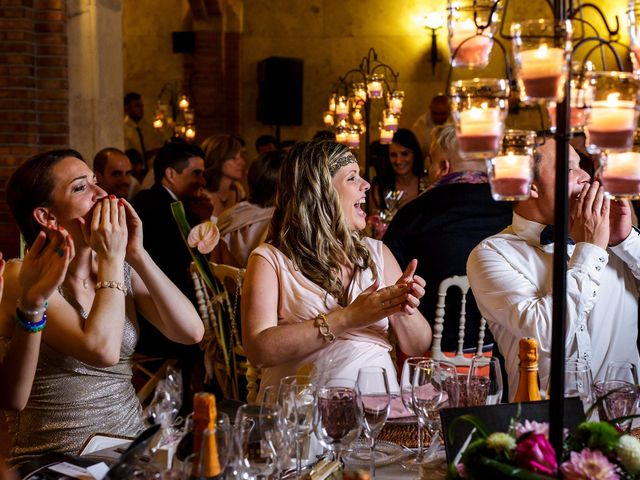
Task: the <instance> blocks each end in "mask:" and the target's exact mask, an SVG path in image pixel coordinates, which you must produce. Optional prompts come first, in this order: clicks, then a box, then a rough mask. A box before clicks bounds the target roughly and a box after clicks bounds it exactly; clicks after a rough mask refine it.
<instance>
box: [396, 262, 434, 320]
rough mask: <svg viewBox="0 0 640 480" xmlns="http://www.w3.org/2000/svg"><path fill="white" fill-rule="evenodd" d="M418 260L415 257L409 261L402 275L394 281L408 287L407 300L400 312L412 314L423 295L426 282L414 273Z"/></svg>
mask: <svg viewBox="0 0 640 480" xmlns="http://www.w3.org/2000/svg"><path fill="white" fill-rule="evenodd" d="M417 267H418V260H416V259H415V258H414V259H413V260H411V261H410V262H409V265H407V268H406V269H405V271H404V273H403V274H402V276H401V277H400V278H399V279H398V281H397V282H396V285H406V286H407V287H408V295H407V301H406V302H405V303H404V305H403V306H402V312H403V313H405V314H407V315H413V314H414V313H416V311H417V309H418V305H420V299H421V298H422V297H423V296H424V287H425V286H426V284H427V282H425V280H424V278H422V277H420V276H418V275H416V274H415V273H416V268H417Z"/></svg>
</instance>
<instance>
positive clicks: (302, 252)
mask: <svg viewBox="0 0 640 480" xmlns="http://www.w3.org/2000/svg"><path fill="white" fill-rule="evenodd" d="M368 189H369V184H368V183H367V182H366V181H365V180H364V179H362V178H361V177H360V175H359V167H358V163H357V160H356V158H355V157H354V156H353V154H352V153H350V152H349V149H348V148H347V147H346V146H344V145H341V144H339V143H336V142H332V141H319V142H300V143H298V144H296V145H295V146H294V147H293V150H292V151H291V152H289V154H288V155H287V157H286V159H285V161H284V163H283V165H282V168H281V173H280V181H279V183H278V194H277V199H276V209H275V212H274V216H273V219H272V221H271V227H270V233H269V238H268V242H269V243H265V244H262V245H261V246H259V247H258V248H256V249H255V250H254V251H253V253H252V254H251V256H250V257H249V265H248V267H247V272H246V276H245V283H244V288H243V292H242V304H241V312H242V333H243V344H244V347H245V351H246V352H247V355H248V357H249V359H250V361H251V363H252V364H253V365H256V366H258V367H261V368H262V369H263V370H262V380H261V383H260V389H261V391H262V390H264V388H265V387H266V386H268V385H278V383H279V381H280V379H281V378H282V377H284V376H286V375H292V374H295V373H296V371H297V370H298V368H299V367H300V366H302V365H308V364H312V365H314V364H315V367H316V369H317V372H319V374H321V375H325V376H327V377H347V378H352V379H354V380H355V378H356V376H357V373H358V369H359V368H360V367H361V366H364V365H367V366H372V365H375V366H382V367H384V368H386V369H387V371H388V376H389V382H390V384H391V388H392V389H393V390H396V391H397V390H398V385H397V380H396V373H395V368H394V365H393V361H392V360H391V357H390V355H389V351H390V350H391V344H390V343H389V338H388V328H389V325H391V326H392V328H393V329H394V332H395V335H396V337H397V339H398V345H399V347H400V348H401V349H402V350H403V351H405V352H407V353H409V354H412V355H413V354H423V353H424V352H425V351H426V350H427V348H428V347H429V343H430V341H431V330H430V328H429V325H428V323H427V322H426V321H425V320H424V318H423V317H422V315H421V314H420V312H419V311H418V310H417V306H418V304H419V299H420V297H422V295H423V294H424V280H423V279H421V278H420V277H418V276H414V271H415V267H416V262H415V261H414V262H411V265H410V266H409V267H408V268H407V270H406V271H405V272H404V273H403V272H402V270H400V268H399V267H398V264H397V262H396V260H395V259H394V258H393V255H392V254H391V252H390V251H389V250H388V249H387V248H386V247H385V246H384V245H383V244H382V243H381V242H379V241H376V240H372V239H369V238H361V237H360V233H359V232H360V231H361V230H362V229H363V228H364V227H365V224H366V214H365V213H364V211H363V210H362V209H361V204H362V203H363V202H364V201H365V196H366V192H367V190H368Z"/></svg>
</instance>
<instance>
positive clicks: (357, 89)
mask: <svg viewBox="0 0 640 480" xmlns="http://www.w3.org/2000/svg"><path fill="white" fill-rule="evenodd" d="M353 96H354V97H355V98H356V100H357V101H361V102H364V101H366V100H367V87H366V85H365V84H364V83H354V84H353Z"/></svg>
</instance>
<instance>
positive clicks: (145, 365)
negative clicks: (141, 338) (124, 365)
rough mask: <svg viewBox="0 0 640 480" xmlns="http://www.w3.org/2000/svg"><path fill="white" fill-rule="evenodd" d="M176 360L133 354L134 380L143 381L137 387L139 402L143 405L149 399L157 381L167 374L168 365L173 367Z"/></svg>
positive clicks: (132, 368)
mask: <svg viewBox="0 0 640 480" xmlns="http://www.w3.org/2000/svg"><path fill="white" fill-rule="evenodd" d="M177 362H178V360H176V359H173V358H170V359H165V358H160V357H152V356H148V355H141V354H139V353H136V354H134V356H133V363H132V365H131V370H132V372H133V377H134V380H141V381H143V382H144V384H143V385H142V386H140V387H139V388H138V389H137V392H136V395H137V396H138V400H139V401H140V404H141V405H142V406H143V407H144V406H146V404H147V403H148V402H149V401H150V400H151V395H152V394H153V392H154V390H155V388H156V386H157V385H158V382H159V381H160V380H161V379H162V378H164V376H165V375H166V374H167V369H168V368H169V367H175V365H176V363H177Z"/></svg>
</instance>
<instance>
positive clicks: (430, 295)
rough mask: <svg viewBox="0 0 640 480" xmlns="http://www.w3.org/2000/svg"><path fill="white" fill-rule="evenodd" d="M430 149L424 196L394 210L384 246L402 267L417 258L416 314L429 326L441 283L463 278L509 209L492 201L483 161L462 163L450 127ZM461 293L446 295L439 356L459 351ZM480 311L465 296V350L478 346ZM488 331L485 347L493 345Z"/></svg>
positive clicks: (508, 215)
mask: <svg viewBox="0 0 640 480" xmlns="http://www.w3.org/2000/svg"><path fill="white" fill-rule="evenodd" d="M433 133H434V137H433V142H432V144H431V161H432V164H431V167H430V168H429V180H430V182H432V183H430V185H429V188H428V189H427V191H426V192H424V193H423V194H422V195H420V196H419V197H418V198H416V199H414V200H413V201H411V202H409V203H408V204H407V205H405V207H404V208H402V209H401V210H399V211H398V213H397V214H396V216H395V217H394V219H393V220H392V222H391V224H390V225H389V227H388V229H387V232H386V234H385V236H384V237H383V241H384V243H385V244H386V245H387V246H388V247H389V249H390V250H391V252H392V253H393V255H394V256H395V257H396V259H397V260H398V263H399V264H400V267H401V268H406V266H407V265H408V264H409V262H410V261H411V259H413V258H417V259H418V268H417V269H416V273H417V274H418V275H420V276H421V277H423V278H424V279H425V280H426V282H427V285H426V287H425V290H426V292H425V296H424V298H423V300H422V301H421V302H420V311H421V312H422V314H423V315H424V316H425V317H426V318H427V319H428V320H429V321H430V322H431V323H432V326H433V319H434V317H435V312H436V304H437V301H438V287H439V286H440V282H441V281H442V280H444V279H445V278H448V277H450V276H452V275H466V274H467V268H466V266H467V258H468V256H469V253H471V250H473V248H474V247H475V246H476V245H477V244H478V243H479V242H480V241H481V240H483V239H485V238H487V237H489V236H491V235H493V234H494V233H498V232H499V231H501V230H502V229H503V228H505V227H506V226H507V225H509V223H511V215H512V212H511V204H510V203H508V202H496V201H494V200H493V199H492V198H491V188H490V186H489V180H488V177H487V174H486V168H485V164H484V160H464V159H463V158H462V157H461V156H460V151H459V145H458V139H457V136H456V131H455V127H454V126H453V125H445V126H444V127H442V126H440V127H437V128H436V129H435V130H434V132H433ZM460 306H461V294H460V291H459V290H457V289H453V290H452V291H451V292H450V294H449V295H448V296H447V303H446V309H445V320H444V330H443V332H442V335H443V338H442V348H443V351H455V350H456V349H457V346H458V324H459V317H460ZM480 317H481V315H480V312H479V311H478V307H477V306H476V302H475V300H474V298H473V295H472V294H471V293H470V294H469V295H467V303H466V323H465V336H464V346H465V348H471V347H476V346H477V344H478V331H479V327H480ZM492 341H493V340H492V337H491V333H490V332H486V335H485V345H490V344H491V342H492Z"/></svg>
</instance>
